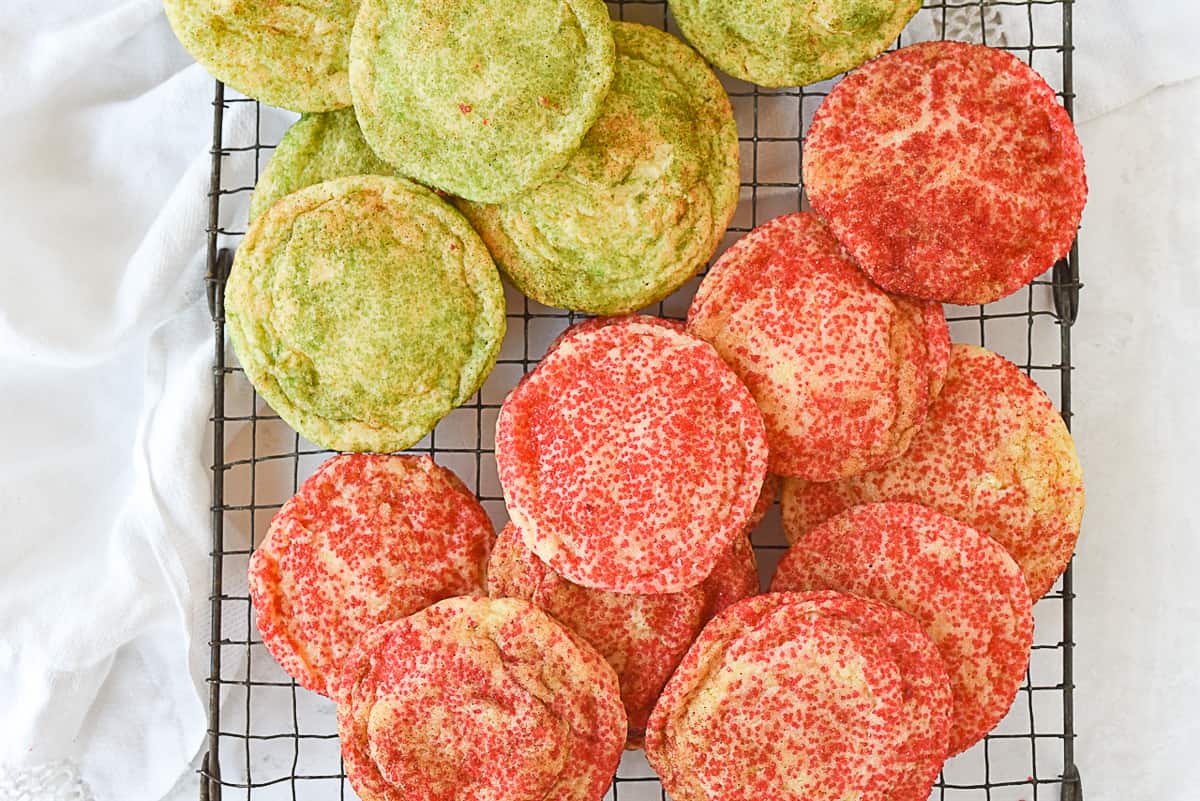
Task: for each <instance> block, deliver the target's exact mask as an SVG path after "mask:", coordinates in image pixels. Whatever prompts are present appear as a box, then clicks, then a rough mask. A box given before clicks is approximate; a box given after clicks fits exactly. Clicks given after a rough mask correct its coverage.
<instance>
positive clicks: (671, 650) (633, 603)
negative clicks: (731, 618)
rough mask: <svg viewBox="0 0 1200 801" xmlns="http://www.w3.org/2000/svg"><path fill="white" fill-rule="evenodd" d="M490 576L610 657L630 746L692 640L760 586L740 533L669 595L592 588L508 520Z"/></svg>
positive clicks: (494, 584)
mask: <svg viewBox="0 0 1200 801" xmlns="http://www.w3.org/2000/svg"><path fill="white" fill-rule="evenodd" d="M487 583H488V594H489V595H491V596H492V597H508V598H521V599H523V600H526V601H529V602H531V603H533V604H534V605H536V606H537V607H539V608H540V609H543V610H545V611H546V612H548V613H549V614H550V615H551V616H552V617H554V619H555V620H557V621H558V622H559V623H562V624H563V625H564V626H566V627H567V628H569V629H570V630H571V631H573V632H575V633H576V634H577V635H579V637H581V638H582V639H583V640H585V641H586V642H587V643H588V644H589V645H591V646H592V647H593V648H595V649H596V650H597V651H598V652H599V653H600V655H601V656H603V657H604V658H605V659H606V660H607V661H608V663H609V664H610V665H612V667H613V670H615V671H616V673H617V678H618V680H619V681H620V685H621V701H622V703H624V705H625V714H626V717H627V718H628V720H629V739H628V747H630V748H639V747H641V741H642V737H643V736H644V734H645V730H646V719H647V718H648V717H649V716H650V710H651V709H652V708H653V707H654V702H655V701H656V700H657V699H658V694H659V693H660V692H661V691H662V688H663V685H664V684H666V682H667V679H668V678H670V676H671V673H672V672H673V671H674V670H675V667H676V665H678V664H679V660H680V659H682V658H683V655H684V653H685V652H686V651H687V649H688V646H689V645H691V644H692V641H693V640H694V639H695V638H696V635H697V634H699V633H700V629H701V628H703V626H704V624H705V623H707V622H708V621H709V619H711V618H712V616H713V615H715V614H717V613H718V612H720V611H722V610H723V609H725V608H726V607H727V606H729V605H731V604H733V603H736V602H737V601H740V600H741V599H742V598H746V597H749V596H751V595H756V594H757V593H758V572H757V569H756V566H755V561H754V551H753V549H751V547H750V541H749V540H748V539H747V538H746V537H735V538H734V541H733V545H732V546H731V548H730V549H729V550H728V551H726V553H725V554H724V555H723V556H722V557H721V559H720V561H718V562H717V566H716V567H715V568H714V569H713V572H712V573H711V574H710V575H709V577H708V578H707V579H705V580H704V581H703V582H702V583H701V584H699V585H698V586H696V587H692V588H690V589H686V590H683V591H681V592H677V593H668V594H663V595H639V594H636V593H616V592H607V591H605V590H592V589H588V588H587V587H580V586H579V585H578V584H573V583H571V582H570V581H567V580H566V579H564V578H562V577H561V576H559V575H558V574H557V573H555V572H554V571H553V570H551V569H550V567H549V566H548V565H547V564H546V563H545V562H543V561H542V560H541V559H538V558H537V556H535V555H534V554H533V552H532V551H530V550H529V548H528V547H527V546H526V545H525V542H524V540H522V538H521V532H520V531H519V530H518V529H517V527H516V526H514V525H512V524H511V523H510V524H508V525H507V526H505V528H504V531H502V532H501V533H500V536H499V538H497V540H496V547H495V548H494V549H493V551H492V556H491V559H490V560H489V561H488V575H487Z"/></svg>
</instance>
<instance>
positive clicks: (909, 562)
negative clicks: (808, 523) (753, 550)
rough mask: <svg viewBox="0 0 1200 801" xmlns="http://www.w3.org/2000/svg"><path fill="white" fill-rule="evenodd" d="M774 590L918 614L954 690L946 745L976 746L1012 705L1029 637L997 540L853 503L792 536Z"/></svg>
mask: <svg viewBox="0 0 1200 801" xmlns="http://www.w3.org/2000/svg"><path fill="white" fill-rule="evenodd" d="M771 589H772V590H773V591H779V590H783V591H798V590H816V589H831V590H837V591H839V592H849V593H854V594H855V595H861V596H863V597H866V598H873V599H875V600H877V601H882V602H884V603H887V604H891V605H892V606H894V607H896V608H897V609H899V610H901V611H903V612H907V613H908V614H910V615H912V616H913V617H915V618H916V619H917V620H918V621H920V623H921V625H922V626H924V628H925V633H926V634H928V635H929V637H930V639H932V640H933V642H934V644H936V645H937V647H938V651H939V652H940V653H941V655H942V659H943V661H944V662H945V664H946V670H947V672H948V673H949V674H950V686H951V690H952V692H953V695H954V719H953V723H952V725H951V730H950V753H952V754H956V753H958V752H960V751H964V750H966V749H967V748H969V747H970V746H972V745H974V744H975V743H976V742H978V741H979V740H980V739H982V738H983V736H984V735H985V734H987V733H988V732H989V731H991V729H992V727H994V726H995V725H996V724H997V723H998V722H999V721H1000V719H1001V718H1003V717H1004V715H1005V713H1007V712H1008V708H1009V707H1010V706H1011V705H1012V702H1013V698H1015V697H1016V694H1017V690H1018V689H1019V688H1020V686H1021V680H1022V678H1024V676H1025V668H1026V667H1027V666H1028V664H1029V648H1030V646H1031V645H1032V644H1033V610H1032V603H1031V601H1030V600H1029V590H1028V589H1027V588H1026V587H1025V582H1024V580H1023V579H1022V578H1021V570H1020V568H1018V567H1017V564H1016V562H1014V561H1013V560H1012V557H1010V556H1009V555H1008V554H1007V553H1005V551H1004V549H1003V548H1001V547H1000V546H999V545H998V544H997V543H996V541H995V540H993V539H992V538H991V537H988V536H986V535H984V534H980V533H979V532H978V531H975V530H974V529H972V528H968V527H967V526H964V525H963V524H961V523H959V522H957V521H955V520H952V519H951V518H949V517H946V516H945V515H942V514H939V513H938V512H935V511H933V510H932V509H927V508H926V507H924V506H919V505H917V504H914V503H874V504H866V505H863V506H856V507H854V508H853V509H850V510H848V511H846V512H844V513H842V514H840V515H838V516H837V517H835V518H833V519H832V520H829V521H827V522H826V523H825V524H824V525H822V526H820V527H818V528H817V529H815V530H814V531H812V532H810V533H809V534H808V535H806V536H805V537H804V538H803V539H801V540H799V541H797V542H796V543H795V544H794V545H792V547H791V549H790V550H789V551H788V552H787V554H786V555H785V556H784V557H783V560H782V561H781V562H780V563H779V568H778V571H777V572H776V574H775V579H774V580H773V581H772V582H771Z"/></svg>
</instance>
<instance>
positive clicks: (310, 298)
mask: <svg viewBox="0 0 1200 801" xmlns="http://www.w3.org/2000/svg"><path fill="white" fill-rule="evenodd" d="M225 317H226V330H228V331H229V339H230V341H231V342H232V343H233V347H234V350H235V351H236V352H237V355H238V359H239V361H240V362H241V364H242V367H243V368H244V369H245V371H246V376H247V377H248V378H249V379H250V381H251V383H253V384H254V387H255V388H256V389H257V390H258V391H259V393H260V394H261V395H262V396H263V398H264V399H266V401H267V402H268V403H270V404H271V407H272V408H273V409H274V410H275V411H276V412H277V413H278V414H279V416H280V417H282V418H283V419H284V420H285V421H287V423H288V424H289V425H291V426H292V427H293V428H295V429H296V430H297V431H299V432H300V433H301V434H303V435H304V436H305V437H306V438H308V439H309V440H311V441H312V442H315V443H316V444H318V445H320V446H321V447H324V448H329V449H331V450H339V451H379V452H384V451H397V450H403V449H404V448H407V447H409V446H411V445H413V444H415V443H416V442H417V441H419V440H420V439H421V438H422V437H423V436H425V435H426V434H427V433H429V431H430V430H431V429H432V428H433V426H434V425H435V424H436V423H437V421H438V420H440V419H441V418H442V417H443V416H444V415H446V414H447V413H448V412H449V411H450V410H451V409H453V408H454V407H456V406H458V405H459V404H461V403H463V402H464V401H465V400H466V399H467V398H469V397H471V395H472V394H474V392H475V390H477V389H478V388H479V386H480V384H482V383H483V380H484V378H485V377H486V376H487V374H488V372H489V371H490V370H491V368H492V365H493V364H494V363H495V360H496V354H497V352H498V351H499V349H500V342H501V340H502V339H503V338H504V290H503V287H502V286H501V284H500V275H499V273H498V272H497V271H496V267H495V265H494V264H493V263H492V259H491V257H490V256H489V255H488V252H487V249H486V248H485V247H484V245H483V242H481V241H480V240H479V237H478V235H476V233H475V232H474V230H472V229H471V226H470V225H469V224H468V223H467V221H466V220H465V219H463V217H462V215H461V214H459V213H458V212H457V211H455V210H454V208H453V207H451V206H450V205H449V204H447V203H446V202H445V201H443V200H441V199H440V198H438V197H437V196H436V195H434V194H433V193H432V192H430V191H429V190H427V189H424V188H422V187H419V186H417V185H416V184H412V183H410V182H408V181H405V180H402V179H399V178H384V177H378V176H363V175H360V176H354V177H350V178H339V179H337V180H334V181H325V182H324V183H320V184H315V185H313V186H310V187H307V188H306V189H302V190H300V191H299V192H294V193H292V194H290V195H288V196H287V197H285V198H283V199H282V200H280V201H279V202H278V203H276V204H275V205H273V206H271V208H270V209H269V210H268V211H267V212H266V213H264V214H263V215H262V216H261V217H259V218H258V219H257V220H255V221H254V223H253V224H252V225H251V226H250V229H249V230H248V231H247V232H246V238H245V239H244V240H243V241H242V244H241V246H240V247H239V248H238V250H237V255H236V257H235V258H234V262H233V269H232V271H231V273H230V276H229V281H228V283H227V284H226V287H225Z"/></svg>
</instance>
